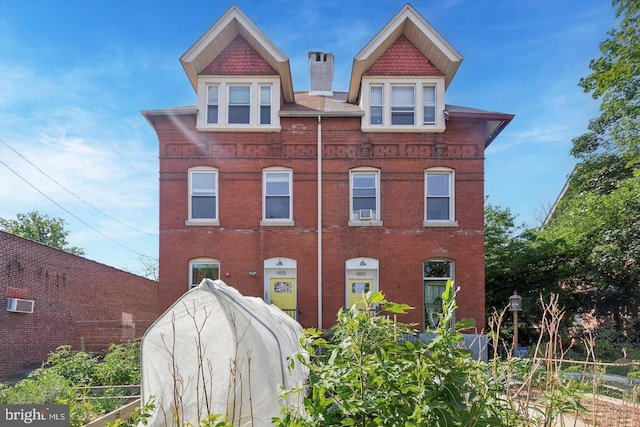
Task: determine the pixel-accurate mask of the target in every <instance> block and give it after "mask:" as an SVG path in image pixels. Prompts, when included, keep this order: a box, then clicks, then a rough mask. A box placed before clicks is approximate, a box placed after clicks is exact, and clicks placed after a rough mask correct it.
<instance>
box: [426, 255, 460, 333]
mask: <svg viewBox="0 0 640 427" xmlns="http://www.w3.org/2000/svg"><path fill="white" fill-rule="evenodd" d="M423 280H424V324H425V326H426V327H431V328H435V327H436V326H438V324H439V323H440V314H441V313H442V293H443V292H444V290H445V287H446V285H447V281H448V280H453V261H451V260H447V259H429V260H426V261H425V262H424V264H423Z"/></svg>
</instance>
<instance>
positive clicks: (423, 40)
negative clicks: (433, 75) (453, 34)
mask: <svg viewBox="0 0 640 427" xmlns="http://www.w3.org/2000/svg"><path fill="white" fill-rule="evenodd" d="M401 35H405V36H406V37H407V38H408V39H409V40H410V41H411V43H413V44H414V45H415V47H417V48H418V49H419V50H420V51H421V52H422V53H423V54H424V55H425V56H426V57H427V58H428V59H429V60H430V61H431V62H433V64H434V65H435V66H436V67H437V68H438V69H439V70H440V71H442V72H443V73H444V76H445V88H446V87H447V86H449V83H450V82H451V79H453V76H454V75H455V73H456V71H458V67H459V66H460V63H461V62H462V55H460V53H458V51H457V50H455V49H454V48H453V46H451V45H450V44H449V42H447V40H445V38H444V37H442V36H441V35H440V33H438V32H437V31H436V30H435V29H434V28H433V27H432V26H431V25H430V24H429V23H428V22H427V21H426V20H425V19H424V18H423V17H422V16H421V15H420V14H419V13H418V12H416V10H415V9H414V8H413V7H412V6H411V5H410V4H406V5H405V6H404V7H403V8H402V9H401V10H400V12H398V14H397V15H396V16H395V17H393V19H391V21H389V23H388V24H387V25H386V26H385V27H384V28H383V29H382V30H381V31H380V32H379V33H378V34H376V36H375V37H374V38H373V39H372V40H371V41H370V42H369V43H368V44H367V45H366V46H365V47H364V48H363V49H362V50H361V51H360V52H359V53H358V54H357V55H356V56H355V58H354V59H353V68H352V70H351V81H350V82H349V94H348V97H347V102H350V103H357V102H358V97H359V96H360V85H361V81H362V75H363V74H364V72H365V71H366V70H367V69H368V68H369V67H370V66H371V65H373V63H375V62H376V60H378V58H380V56H382V54H384V53H385V52H386V51H387V49H388V48H389V47H390V46H391V45H392V44H393V43H394V42H395V41H396V40H397V39H398V38H399V37H400V36H401Z"/></svg>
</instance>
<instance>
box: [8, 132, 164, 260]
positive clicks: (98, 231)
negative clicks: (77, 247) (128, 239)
mask: <svg viewBox="0 0 640 427" xmlns="http://www.w3.org/2000/svg"><path fill="white" fill-rule="evenodd" d="M3 142H4V141H3ZM0 164H2V165H4V167H6V168H7V169H9V170H10V171H11V172H13V173H14V174H15V175H16V176H17V177H18V178H20V179H21V180H23V181H24V182H26V183H27V184H28V185H29V186H30V187H32V188H33V189H34V190H36V191H37V192H38V193H40V194H42V195H43V196H44V197H46V198H47V199H49V200H50V201H51V202H52V203H53V204H54V205H56V206H57V207H59V208H60V209H62V210H63V211H65V212H66V213H68V214H69V215H71V216H72V217H74V218H75V219H77V220H78V221H80V222H81V223H82V224H84V225H86V226H87V227H89V228H90V229H92V230H93V231H95V232H96V233H98V234H99V235H101V236H102V237H104V238H105V239H107V240H110V241H112V242H113V243H115V244H116V245H118V246H120V247H122V248H124V249H126V250H128V251H129V252H133V253H134V254H136V255H139V256H141V257H144V258H154V257H152V256H149V255H145V254H142V253H140V252H138V251H135V250H133V249H131V248H128V247H127V246H125V245H123V244H122V243H120V242H117V241H115V240H113V239H112V238H111V237H109V236H107V235H106V234H104V233H103V232H101V231H100V230H98V229H96V228H94V227H93V226H91V225H89V224H87V223H86V222H84V221H83V220H81V219H80V218H78V217H77V216H76V215H75V214H73V213H71V211H69V210H68V209H66V208H65V207H63V206H62V205H61V204H59V203H58V202H56V201H55V200H53V199H52V198H51V197H49V196H47V195H46V194H44V193H43V192H42V191H40V190H39V189H38V188H37V187H36V186H35V185H33V184H31V183H30V182H29V181H27V180H26V179H25V178H23V177H22V176H21V175H20V174H19V173H18V172H16V171H14V170H13V169H11V168H10V167H9V165H7V164H6V163H5V162H3V161H2V160H0Z"/></svg>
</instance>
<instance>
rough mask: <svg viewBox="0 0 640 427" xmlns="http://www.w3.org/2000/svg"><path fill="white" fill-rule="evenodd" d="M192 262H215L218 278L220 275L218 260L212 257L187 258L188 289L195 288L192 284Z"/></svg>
mask: <svg viewBox="0 0 640 427" xmlns="http://www.w3.org/2000/svg"><path fill="white" fill-rule="evenodd" d="M193 264H217V265H218V278H220V277H221V275H222V270H221V268H220V261H219V260H217V259H213V258H203V257H201V258H193V259H190V260H189V289H193V288H195V286H194V285H193Z"/></svg>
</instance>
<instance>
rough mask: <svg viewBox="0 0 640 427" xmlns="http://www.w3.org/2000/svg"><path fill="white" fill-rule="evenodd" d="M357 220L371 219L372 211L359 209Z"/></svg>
mask: <svg viewBox="0 0 640 427" xmlns="http://www.w3.org/2000/svg"><path fill="white" fill-rule="evenodd" d="M359 219H373V209H360V218H359Z"/></svg>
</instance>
